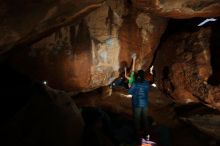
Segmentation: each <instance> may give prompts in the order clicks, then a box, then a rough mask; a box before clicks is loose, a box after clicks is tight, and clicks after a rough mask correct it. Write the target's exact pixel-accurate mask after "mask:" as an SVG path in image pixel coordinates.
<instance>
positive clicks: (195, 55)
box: [155, 28, 219, 109]
mask: <svg viewBox="0 0 220 146" xmlns="http://www.w3.org/2000/svg"><path fill="white" fill-rule="evenodd" d="M211 34H212V33H211V28H202V29H200V30H199V31H198V32H193V33H181V34H176V35H174V36H172V37H170V38H168V39H167V40H166V41H165V43H163V45H162V46H161V48H159V51H158V54H157V57H156V60H155V72H156V82H157V84H158V86H159V88H160V89H161V90H163V91H164V92H166V93H167V95H168V96H170V97H171V98H173V99H174V100H175V102H177V103H181V104H187V103H195V102H202V103H203V104H206V105H208V106H210V107H212V108H218V109H219V102H218V98H219V87H218V86H211V85H209V84H208V83H207V80H208V79H209V77H210V76H211V74H212V66H211V63H210V57H211V56H210V37H211Z"/></svg>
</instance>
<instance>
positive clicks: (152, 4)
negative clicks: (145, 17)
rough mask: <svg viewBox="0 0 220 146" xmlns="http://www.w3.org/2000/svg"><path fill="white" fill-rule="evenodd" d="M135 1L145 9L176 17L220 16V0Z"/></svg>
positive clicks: (136, 4)
mask: <svg viewBox="0 0 220 146" xmlns="http://www.w3.org/2000/svg"><path fill="white" fill-rule="evenodd" d="M133 3H134V5H135V6H136V7H137V8H139V9H142V10H144V11H147V12H152V13H153V14H156V15H159V16H163V17H170V18H175V19H186V18H193V17H218V16H220V11H219V8H220V2H219V0H197V1H194V0H148V1H146V0H133Z"/></svg>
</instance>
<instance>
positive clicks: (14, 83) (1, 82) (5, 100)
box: [0, 62, 32, 123]
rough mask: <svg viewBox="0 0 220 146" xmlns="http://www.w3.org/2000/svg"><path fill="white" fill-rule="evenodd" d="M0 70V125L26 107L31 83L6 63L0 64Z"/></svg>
mask: <svg viewBox="0 0 220 146" xmlns="http://www.w3.org/2000/svg"><path fill="white" fill-rule="evenodd" d="M0 69H1V70H0V97H1V102H0V107H1V110H0V111H1V123H5V122H7V121H8V120H9V119H10V118H11V117H12V116H13V115H14V114H15V113H16V112H17V111H19V110H20V109H22V108H23V107H24V106H25V105H26V103H27V101H28V100H29V98H30V95H31V84H32V83H31V81H30V80H29V78H28V77H27V76H25V75H23V74H21V73H19V72H17V71H16V70H14V69H13V68H12V67H11V66H10V65H8V64H7V63H6V62H1V63H0Z"/></svg>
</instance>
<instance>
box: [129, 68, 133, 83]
mask: <svg viewBox="0 0 220 146" xmlns="http://www.w3.org/2000/svg"><path fill="white" fill-rule="evenodd" d="M133 82H134V71H132V72H131V75H130V79H129V80H128V84H130V85H131V84H132V83H133Z"/></svg>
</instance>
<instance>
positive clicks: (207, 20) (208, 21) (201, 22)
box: [197, 18, 217, 26]
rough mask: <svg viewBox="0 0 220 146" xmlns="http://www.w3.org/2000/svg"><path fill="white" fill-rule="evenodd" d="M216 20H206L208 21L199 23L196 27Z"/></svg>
mask: <svg viewBox="0 0 220 146" xmlns="http://www.w3.org/2000/svg"><path fill="white" fill-rule="evenodd" d="M216 20H217V19H215V18H208V19H205V20H204V21H202V22H201V23H199V24H198V25H197V26H203V25H204V24H206V23H208V22H214V21H216Z"/></svg>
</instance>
